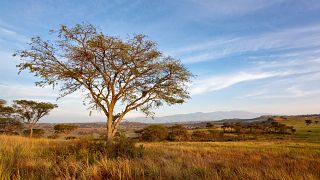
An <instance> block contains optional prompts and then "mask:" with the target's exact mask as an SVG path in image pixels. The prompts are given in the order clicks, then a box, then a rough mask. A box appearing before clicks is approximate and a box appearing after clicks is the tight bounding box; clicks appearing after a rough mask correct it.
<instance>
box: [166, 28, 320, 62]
mask: <svg viewBox="0 0 320 180" xmlns="http://www.w3.org/2000/svg"><path fill="white" fill-rule="evenodd" d="M319 38H320V25H319V24H316V25H310V26H306V27H299V28H290V29H285V30H281V31H276V32H272V33H264V34H259V35H252V36H244V37H238V38H233V37H226V38H225V39H221V38H219V39H217V40H216V39H214V40H211V41H209V42H201V43H198V44H196V45H191V46H186V47H182V48H178V49H175V50H172V51H170V53H171V54H173V55H174V56H180V57H181V59H182V61H183V62H184V63H196V62H202V61H208V60H215V59H219V58H223V57H228V56H234V55H239V54H242V53H253V52H259V51H262V50H276V51H290V50H293V52H291V53H294V51H296V50H299V49H300V51H303V50H305V49H303V48H307V50H309V51H310V48H311V49H315V50H316V51H317V52H319V51H318V50H319V46H320V41H319V40H318V39H319ZM286 53H288V52H286Z"/></svg>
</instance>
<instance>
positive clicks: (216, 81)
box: [191, 72, 281, 95]
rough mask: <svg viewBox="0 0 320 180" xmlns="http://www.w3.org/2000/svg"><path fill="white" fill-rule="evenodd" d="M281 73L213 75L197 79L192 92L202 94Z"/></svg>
mask: <svg viewBox="0 0 320 180" xmlns="http://www.w3.org/2000/svg"><path fill="white" fill-rule="evenodd" d="M279 75H281V73H266V72H257V73H248V72H239V73H235V74H228V75H221V76H213V77H210V78H206V79H202V80H199V81H196V82H195V83H194V84H192V85H191V94H192V95H196V94H202V93H206V92H211V91H217V90H221V89H224V88H228V87H230V86H233V85H235V84H238V83H242V82H246V81H254V80H259V79H265V78H270V77H275V76H279Z"/></svg>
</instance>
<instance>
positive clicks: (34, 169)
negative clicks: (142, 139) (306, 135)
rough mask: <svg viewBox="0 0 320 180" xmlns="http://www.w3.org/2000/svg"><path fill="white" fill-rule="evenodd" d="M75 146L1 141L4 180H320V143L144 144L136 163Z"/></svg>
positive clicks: (11, 139) (20, 139)
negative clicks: (143, 149) (142, 153)
mask: <svg viewBox="0 0 320 180" xmlns="http://www.w3.org/2000/svg"><path fill="white" fill-rule="evenodd" d="M72 143H75V141H64V140H48V139H29V138H23V137H14V136H0V179H320V166H319V164H320V145H319V144H317V143H295V142H288V141H273V142H208V143H206V142H158V143H143V145H144V146H145V148H146V152H145V155H144V156H143V158H132V159H127V158H110V157H106V156H99V154H94V153H93V154H92V153H89V152H88V150H87V149H86V148H85V145H84V146H73V147H75V148H71V150H70V148H68V147H69V145H70V144H72Z"/></svg>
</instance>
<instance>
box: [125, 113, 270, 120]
mask: <svg viewBox="0 0 320 180" xmlns="http://www.w3.org/2000/svg"><path fill="white" fill-rule="evenodd" d="M263 115H270V114H268V113H255V112H248V111H240V110H238V111H214V112H194V113H186V114H175V115H169V116H162V117H154V118H153V119H152V118H146V117H136V118H127V119H126V121H129V122H142V123H174V122H194V121H220V120H224V119H252V118H257V117H260V116H263Z"/></svg>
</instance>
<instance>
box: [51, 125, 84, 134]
mask: <svg viewBox="0 0 320 180" xmlns="http://www.w3.org/2000/svg"><path fill="white" fill-rule="evenodd" d="M78 127H79V126H77V125H72V124H57V125H55V126H54V131H55V133H58V134H59V133H65V134H69V133H70V132H72V131H74V130H76V129H77V128H78Z"/></svg>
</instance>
